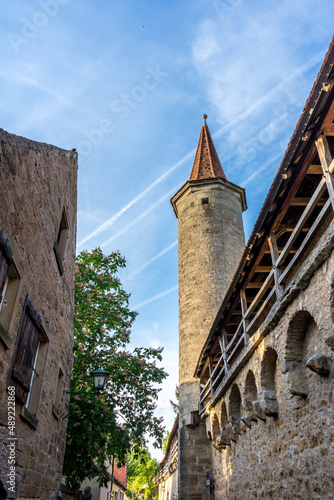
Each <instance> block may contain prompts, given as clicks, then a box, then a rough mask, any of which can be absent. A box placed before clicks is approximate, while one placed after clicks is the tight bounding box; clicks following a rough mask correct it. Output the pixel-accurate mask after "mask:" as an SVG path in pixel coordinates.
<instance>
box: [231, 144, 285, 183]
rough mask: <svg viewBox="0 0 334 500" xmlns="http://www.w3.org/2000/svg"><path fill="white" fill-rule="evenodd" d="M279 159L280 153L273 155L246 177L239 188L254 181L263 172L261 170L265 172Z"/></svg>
mask: <svg viewBox="0 0 334 500" xmlns="http://www.w3.org/2000/svg"><path fill="white" fill-rule="evenodd" d="M281 157H282V153H281V152H279V153H277V155H275V156H273V157H272V158H270V160H269V161H267V162H266V163H264V164H263V165H262V167H260V168H258V169H257V170H256V171H255V172H253V173H252V174H251V175H250V176H249V177H247V179H245V180H244V181H242V182H241V183H240V184H241V187H246V186H247V184H249V183H250V182H251V181H252V180H253V179H255V178H256V177H257V176H258V175H259V173H260V172H263V170H265V169H266V168H267V167H268V165H271V164H272V163H273V162H274V161H276V160H278V158H281Z"/></svg>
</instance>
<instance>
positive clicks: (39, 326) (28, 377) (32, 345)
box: [8, 295, 48, 428]
mask: <svg viewBox="0 0 334 500" xmlns="http://www.w3.org/2000/svg"><path fill="white" fill-rule="evenodd" d="M28 345H29V349H31V351H30V352H29V350H28V352H27V346H28ZM47 350H48V336H47V334H46V331H45V325H44V323H43V321H42V318H41V316H40V315H39V313H38V312H37V310H36V308H35V306H34V304H33V302H32V301H31V299H30V297H29V295H27V297H26V300H25V304H24V308H23V312H22V318H21V323H20V328H19V333H18V336H17V340H16V346H15V350H14V354H13V358H12V366H11V369H10V373H9V378H8V386H14V387H15V388H16V391H15V392H16V399H17V401H18V402H19V403H20V404H22V413H21V417H22V418H23V419H24V420H25V421H26V422H27V423H29V424H30V425H31V427H33V428H37V425H38V420H37V418H36V413H37V409H38V405H39V398H40V393H41V388H42V383H43V374H44V370H45V364H46V357H47Z"/></svg>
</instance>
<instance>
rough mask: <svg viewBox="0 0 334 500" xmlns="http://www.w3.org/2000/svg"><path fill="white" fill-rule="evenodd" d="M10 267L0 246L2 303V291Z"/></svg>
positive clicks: (0, 293) (0, 296)
mask: <svg viewBox="0 0 334 500" xmlns="http://www.w3.org/2000/svg"><path fill="white" fill-rule="evenodd" d="M8 267H9V264H8V262H7V260H6V259H5V256H4V254H3V253H2V251H1V248H0V304H1V301H2V293H3V289H4V286H5V283H6V278H7V274H8Z"/></svg>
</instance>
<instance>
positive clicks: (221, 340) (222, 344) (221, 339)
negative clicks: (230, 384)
mask: <svg viewBox="0 0 334 500" xmlns="http://www.w3.org/2000/svg"><path fill="white" fill-rule="evenodd" d="M219 345H220V349H221V351H222V355H223V361H224V368H225V375H226V374H227V373H228V372H229V371H230V366H229V364H228V362H227V352H226V346H227V335H226V331H225V330H223V331H222V336H221V337H219Z"/></svg>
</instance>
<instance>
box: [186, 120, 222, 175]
mask: <svg viewBox="0 0 334 500" xmlns="http://www.w3.org/2000/svg"><path fill="white" fill-rule="evenodd" d="M202 118H203V125H202V128H201V133H200V136H199V141H198V145H197V150H196V154H195V159H194V164H193V168H192V170H191V174H190V178H189V180H190V181H197V180H199V179H214V178H217V177H221V178H222V179H225V180H227V179H226V175H225V173H224V170H223V168H222V166H221V163H220V160H219V157H218V154H217V151H216V148H215V145H214V143H213V140H212V137H211V134H210V130H209V127H208V126H207V124H206V119H207V115H206V114H205V113H204V114H203V115H202Z"/></svg>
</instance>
